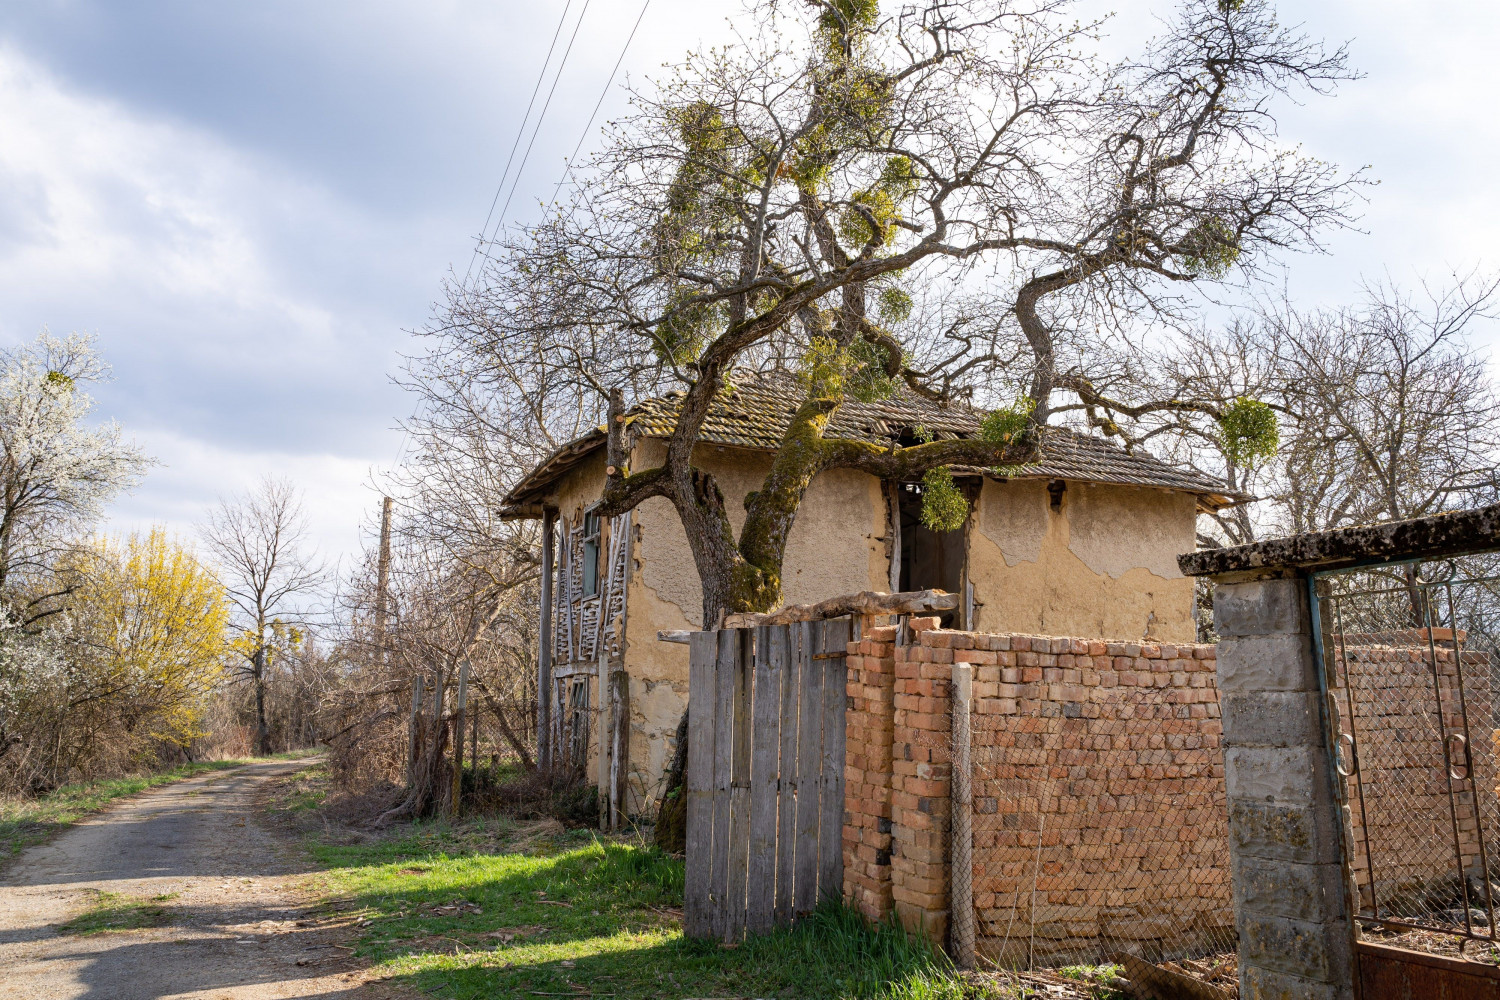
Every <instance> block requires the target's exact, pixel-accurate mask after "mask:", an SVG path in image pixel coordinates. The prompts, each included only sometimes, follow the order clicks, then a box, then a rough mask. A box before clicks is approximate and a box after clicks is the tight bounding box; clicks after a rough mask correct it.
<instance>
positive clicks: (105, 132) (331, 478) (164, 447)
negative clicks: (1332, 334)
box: [0, 0, 1500, 560]
mask: <svg viewBox="0 0 1500 1000" xmlns="http://www.w3.org/2000/svg"><path fill="white" fill-rule="evenodd" d="M565 6H566V7H567V18H566V21H565V22H563V23H564V27H563V30H562V33H561V37H560V39H559V41H558V43H557V46H558V47H557V50H556V51H555V52H554V56H553V65H554V66H555V65H556V62H557V56H558V54H559V53H561V51H562V49H563V48H564V47H566V46H567V45H569V43H570V40H571V45H572V49H571V51H570V52H569V55H568V59H567V62H566V64H565V66H564V68H563V71H562V73H561V75H560V77H559V78H558V81H557V85H556V90H555V92H554V93H552V95H551V100H550V104H548V108H547V113H546V115H545V116H544V117H543V118H542V121H541V125H540V127H539V129H538V130H537V131H536V138H535V141H534V146H532V148H531V151H530V153H529V156H528V157H527V158H526V166H525V169H524V170H523V171H521V172H520V174H519V176H518V179H517V180H516V183H515V189H514V195H513V198H512V200H511V204H510V209H509V211H508V212H507V213H506V221H507V222H511V223H515V222H523V221H525V220H526V219H529V218H533V217H534V216H535V213H536V211H537V208H536V206H537V204H538V201H539V199H544V198H547V197H549V196H550V195H551V192H552V191H553V189H554V187H555V185H556V184H557V182H558V181H559V179H560V178H561V176H562V172H563V165H564V157H566V156H567V155H568V154H570V153H571V152H572V150H573V149H574V148H575V145H576V144H578V143H579V141H580V139H583V140H584V147H583V148H584V150H585V151H587V150H588V149H589V148H590V145H591V143H592V142H593V141H594V139H595V138H596V136H597V132H598V122H597V121H596V123H595V125H594V126H593V128H592V129H588V128H587V126H588V122H589V119H590V116H591V114H592V113H593V111H594V107H595V104H596V102H598V101H599V100H600V98H601V96H603V99H604V103H603V107H602V110H601V112H600V116H599V120H600V121H602V120H604V119H606V118H608V117H609V116H610V115H611V114H618V113H620V112H622V111H623V110H624V108H625V95H624V92H623V91H622V90H621V84H622V83H623V81H624V79H625V78H627V77H629V78H630V79H631V80H633V81H635V82H642V81H643V80H644V79H645V78H646V77H649V76H650V75H651V74H652V73H654V72H656V71H657V70H658V69H659V67H660V66H661V65H662V63H664V62H667V61H672V60H676V59H678V58H679V57H680V56H681V55H682V54H683V53H685V52H686V51H687V50H688V49H689V48H690V47H693V46H695V45H698V44H700V43H704V44H719V43H724V42H726V41H728V40H729V39H730V38H731V37H732V36H731V34H730V31H729V28H728V25H727V23H726V18H728V17H730V16H734V15H736V14H737V12H738V10H739V7H738V5H737V4H735V3H713V2H707V0H650V2H649V6H648V7H647V8H646V12H645V14H644V17H643V18H642V19H641V22H640V30H639V31H638V32H637V33H636V35H635V37H634V39H633V41H631V43H630V45H629V47H628V48H625V42H626V39H627V37H628V36H629V35H630V33H631V29H632V26H633V25H634V24H635V23H636V20H637V17H638V16H639V15H640V13H641V2H640V0H571V3H569V2H568V0H533V2H529V3H524V4H523V3H517V2H514V0H489V2H479V0H427V2H423V3H416V2H395V0H384V2H382V0H362V2H353V0H319V2H316V3H308V2H306V0H300V2H287V0H261V2H257V3H255V4H205V3H201V2H196V0H176V2H168V0H142V2H140V3H133V4H128V5H127V4H119V3H117V2H110V0H52V2H46V0H38V2H34V3H27V4H6V5H3V7H0V344H6V345H11V344H18V343H22V342H24V341H27V340H30V339H32V338H34V337H35V336H36V335H37V334H38V333H39V332H40V331H41V330H42V329H44V328H48V329H50V330H52V332H53V333H56V334H63V333H66V332H69V331H74V330H77V331H84V332H88V333H91V334H93V335H95V336H96V337H97V338H98V342H99V346H100V349H101V350H102V351H103V353H104V354H105V356H106V357H107V358H108V360H109V361H110V362H111V363H112V364H113V366H114V379H113V381H112V382H110V383H108V384H106V385H104V386H101V387H99V388H98V389H97V391H96V392H95V396H96V397H97V399H98V401H99V409H98V413H99V415H100V416H101V417H102V418H109V419H114V420H117V421H118V422H119V423H120V424H121V425H122V427H123V428H124V429H125V432H126V433H127V435H128V436H130V437H132V438H134V439H135V440H136V441H137V442H139V443H140V444H141V445H142V446H143V447H144V448H145V449H146V450H147V451H148V452H149V453H150V454H152V455H153V456H155V457H156V458H157V459H158V460H159V463H160V464H159V465H158V466H157V467H156V468H154V469H153V471H152V472H151V473H150V475H149V476H148V477H147V479H146V481H145V482H144V483H143V484H142V485H141V487H140V488H138V489H137V490H136V491H135V492H134V493H133V494H131V495H129V496H126V497H123V498H121V499H120V500H119V501H118V502H117V503H115V504H114V506H113V507H112V508H111V511H110V521H109V524H108V527H109V528H110V529H111V530H129V529H136V528H144V527H146V526H149V525H152V524H164V525H166V526H167V527H168V528H169V529H171V530H173V531H175V532H177V533H179V534H180V535H183V536H184V537H191V536H192V534H193V531H194V526H195V524H196V523H197V522H199V521H201V519H202V518H203V516H204V514H205V512H206V511H207V509H208V508H209V507H210V506H211V505H212V504H213V503H214V502H215V501H216V499H217V498H219V497H221V496H227V495H231V494H233V493H234V492H236V491H238V490H241V489H243V488H245V487H247V486H249V485H250V484H251V483H253V482H254V481H255V480H256V479H257V478H259V477H260V476H262V475H265V474H278V475H284V476H286V477H288V478H290V479H291V480H292V481H293V482H294V483H295V484H297V485H298V486H299V487H300V488H302V489H303V490H304V491H305V498H306V499H305V506H306V509H307V512H308V516H309V520H310V523H311V528H312V534H313V537H314V539H315V540H316V542H317V544H318V546H319V547H320V549H321V550H322V552H323V553H324V555H325V556H327V557H328V558H330V559H332V560H338V559H345V560H347V559H348V558H350V557H352V556H353V555H354V553H356V552H357V551H358V549H359V546H360V544H361V538H362V536H361V531H362V530H364V529H366V528H367V527H368V524H369V519H370V517H371V514H372V512H373V511H374V510H375V509H376V507H377V506H378V494H377V492H376V490H375V488H374V487H373V486H372V482H373V480H374V479H375V478H376V477H377V476H378V475H379V472H380V470H381V469H383V468H388V467H390V465H391V464H392V463H393V462H394V461H395V460H396V459H397V457H398V454H399V451H400V449H401V447H402V437H401V434H400V432H399V430H398V429H397V426H396V425H397V421H398V420H399V419H400V418H401V417H402V416H404V415H405V414H406V413H408V412H409V410H410V409H411V401H410V400H409V399H407V398H406V397H405V396H404V394H403V392H402V391H401V390H400V389H399V388H398V387H396V386H395V385H393V384H392V382H391V375H392V374H393V373H395V372H396V371H397V370H398V369H399V365H400V360H401V356H402V354H403V353H411V352H413V351H415V350H418V349H420V345H419V344H418V343H416V342H415V341H414V339H413V338H412V336H411V335H410V333H409V331H411V330H412V329H414V328H418V327H420V326H421V325H422V324H423V323H424V322H425V321H426V320H427V319H428V318H429V316H430V315H431V313H432V304H433V302H434V301H435V300H436V299H437V298H438V296H439V294H440V291H441V283H442V281H443V279H444V277H445V276H447V275H449V274H450V272H453V271H456V272H457V273H458V274H460V275H462V274H463V273H464V272H465V271H466V270H467V268H468V266H469V263H470V260H471V258H472V253H473V247H474V240H475V236H476V235H477V234H478V233H479V231H480V228H481V226H482V225H483V223H484V220H485V217H486V213H487V211H488V210H489V209H490V207H491V204H492V201H493V199H494V197H495V193H496V188H497V185H498V184H499V183H500V180H501V176H502V172H503V170H504V168H505V164H506V160H507V156H508V155H510V153H511V150H512V148H513V145H514V144H515V143H516V140H517V134H518V129H519V127H520V124H521V120H522V116H523V114H524V113H525V112H526V108H527V103H528V100H529V99H530V98H531V95H532V93H533V89H534V87H535V85H536V82H537V75H538V72H539V70H540V68H541V66H542V63H543V59H544V57H545V56H546V55H547V51H548V46H549V44H550V43H551V41H552V39H553V37H554V32H555V31H556V29H557V27H558V24H559V19H560V17H561V16H562V15H563V13H564V8H565ZM1168 9H1169V8H1168V4H1167V3H1165V2H1164V0H1118V2H1114V3H1104V2H1096V0H1083V2H1082V3H1081V4H1080V13H1081V14H1085V15H1087V14H1093V13H1105V12H1110V11H1113V12H1114V13H1115V19H1114V21H1113V23H1112V26H1111V28H1110V29H1109V30H1110V32H1111V37H1110V39H1109V40H1108V41H1107V42H1106V43H1105V44H1106V51H1107V52H1110V53H1114V52H1118V53H1124V52H1128V51H1131V49H1132V48H1133V47H1135V46H1137V45H1138V44H1139V43H1140V41H1141V40H1143V39H1144V38H1146V37H1148V36H1149V35H1150V34H1151V33H1152V32H1153V30H1154V29H1155V27H1156V24H1155V21H1154V17H1155V16H1157V15H1160V14H1163V13H1165V12H1166V11H1167V10H1168ZM1282 11H1283V17H1284V19H1285V20H1288V21H1295V20H1296V19H1298V18H1302V19H1305V22H1304V23H1305V25H1306V29H1307V31H1308V32H1309V33H1311V34H1314V35H1317V36H1320V37H1324V38H1328V39H1333V40H1336V41H1342V40H1348V41H1349V42H1350V51H1351V57H1352V62H1353V64H1354V65H1355V66H1356V67H1357V68H1358V69H1360V70H1361V71H1362V72H1363V73H1364V77H1363V78H1362V79H1360V80H1358V81H1355V82H1352V83H1349V84H1346V85H1345V86H1343V87H1342V88H1341V89H1340V92H1339V93H1338V94H1337V96H1335V97H1332V98H1312V99H1311V100H1309V101H1308V102H1307V103H1305V104H1304V105H1302V106H1300V107H1298V106H1285V107H1283V108H1282V109H1281V114H1280V121H1281V131H1282V134H1283V136H1284V137H1285V138H1287V139H1289V140H1293V141H1300V142H1302V143H1303V144H1304V146H1305V147H1306V149H1307V151H1308V152H1310V153H1312V154H1313V155H1316V156H1319V157H1321V158H1323V159H1327V160H1331V161H1333V162H1336V163H1339V164H1341V165H1344V166H1346V167H1358V166H1362V165H1366V164H1368V165H1369V167H1370V175H1371V176H1372V177H1373V178H1375V179H1377V180H1378V181H1379V182H1380V183H1379V185H1378V186H1376V187H1373V188H1371V189H1370V190H1369V191H1368V197H1369V201H1368V203H1367V204H1366V205H1364V206H1363V207H1362V218H1361V220H1360V227H1359V231H1349V232H1343V233H1335V234H1331V235H1330V237H1329V238H1328V240H1327V251H1328V252H1327V253H1326V254H1324V255H1320V256H1308V255H1300V256H1294V257H1291V258H1288V259H1287V272H1286V275H1287V277H1286V280H1287V282H1288V286H1289V287H1290V289H1291V291H1292V292H1293V295H1294V296H1295V297H1296V298H1297V300H1298V301H1300V302H1302V303H1304V304H1309V305H1310V304H1337V303H1340V302H1344V301H1349V300H1352V299H1353V298H1354V297H1355V296H1356V295H1357V293H1358V286H1359V283H1360V281H1361V279H1362V278H1365V279H1369V278H1379V277H1381V276H1383V275H1386V274H1389V275H1390V276H1391V277H1392V278H1393V279H1395V280H1397V281H1399V282H1402V283H1405V284H1409V285H1410V284H1415V283H1416V282H1418V281H1420V280H1422V279H1424V278H1425V279H1429V280H1436V281H1441V280H1442V279H1443V277H1444V276H1445V275H1446V274H1447V273H1449V272H1451V271H1452V270H1453V269H1455V268H1456V269H1461V270H1467V269H1469V268H1472V267H1475V266H1479V267H1486V266H1489V267H1500V260H1496V254H1495V251H1494V250H1493V248H1492V247H1493V243H1494V239H1495V236H1496V234H1497V233H1500V197H1497V193H1496V192H1497V187H1496V185H1495V184H1494V182H1493V181H1492V179H1491V174H1492V173H1493V169H1494V168H1493V164H1494V163H1496V162H1497V160H1500V156H1497V154H1500V116H1497V115H1495V114H1494V113H1493V111H1492V105H1493V102H1494V100H1495V96H1494V95H1496V94H1500V60H1497V59H1495V58H1494V55H1493V53H1495V52H1496V51H1500V4H1490V3H1481V2H1477V0H1469V2H1458V0H1427V2H1424V3H1421V4H1414V3H1411V2H1410V0H1320V2H1319V3H1317V4H1315V5H1312V4H1304V3H1298V4H1293V3H1290V2H1283V4H1282ZM580 13H581V14H582V19H581V21H580V20H579V15H580ZM575 25H576V34H575ZM622 51H623V53H624V56H623V62H622V68H621V70H620V76H619V77H618V78H617V79H616V81H615V86H614V87H613V88H612V89H611V90H609V91H606V90H605V84H606V81H607V79H608V78H609V76H610V72H611V70H612V68H613V67H614V65H615V63H616V61H617V60H619V59H620V58H621V54H622ZM550 86H551V79H550V77H549V78H548V81H547V83H546V84H544V85H543V87H542V92H541V94H540V95H539V96H538V97H537V106H540V104H541V103H542V102H544V100H545V99H546V98H547V94H548V89H549V87H550ZM533 117H534V116H533ZM529 135H530V130H529V128H528V131H527V136H529ZM526 146H527V140H526V138H523V139H522V141H521V143H520V149H521V150H525V148H526ZM519 159H520V154H519V153H517V154H516V161H517V162H518V161H519ZM514 173H515V171H514V167H513V169H512V174H514ZM501 200H502V202H503V201H504V199H503V198H502V199H501ZM497 211H498V209H497ZM1477 342H1478V344H1479V345H1480V347H1481V349H1483V350H1491V349H1492V345H1493V344H1494V343H1495V339H1494V336H1493V332H1492V331H1491V330H1490V329H1489V328H1488V327H1486V328H1485V329H1483V330H1480V331H1478V338H1477Z"/></svg>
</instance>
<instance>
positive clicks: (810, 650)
mask: <svg viewBox="0 0 1500 1000" xmlns="http://www.w3.org/2000/svg"><path fill="white" fill-rule="evenodd" d="M793 630H794V631H795V632H796V633H797V634H798V641H797V658H798V664H799V667H800V669H801V671H802V698H801V701H802V704H801V705H800V706H799V710H798V713H797V830H796V834H795V836H796V841H797V843H796V860H795V862H794V864H795V865H796V874H795V875H794V876H793V877H794V878H795V880H796V883H795V886H794V888H793V890H792V891H793V904H792V910H793V915H794V916H796V917H800V916H803V915H805V914H808V913H811V912H812V911H813V907H815V906H817V905H818V817H819V815H820V813H821V810H820V808H819V802H818V779H819V771H821V769H822V765H823V669H822V661H821V660H814V659H813V655H814V647H815V640H814V638H813V630H814V625H813V623H812V622H799V623H798V624H797V625H796V626H794V629H793Z"/></svg>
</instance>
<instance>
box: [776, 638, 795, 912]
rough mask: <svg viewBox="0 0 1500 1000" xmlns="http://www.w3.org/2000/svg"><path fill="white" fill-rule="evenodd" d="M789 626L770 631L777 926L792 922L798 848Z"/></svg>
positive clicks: (792, 658) (792, 649)
mask: <svg viewBox="0 0 1500 1000" xmlns="http://www.w3.org/2000/svg"><path fill="white" fill-rule="evenodd" d="M793 628H795V626H792V625H778V626H776V627H775V628H773V629H771V659H772V662H773V664H774V665H775V666H777V667H779V669H780V673H781V711H780V713H779V715H778V718H779V724H780V727H781V732H780V733H779V734H778V735H779V739H780V744H781V746H780V754H779V759H778V762H777V768H776V923H778V924H786V923H790V922H791V919H792V903H793V899H792V887H793V881H794V875H793V873H794V871H795V868H796V866H795V861H796V844H797V712H798V705H799V704H800V702H799V698H800V695H801V693H802V677H803V674H802V665H801V659H800V658H799V657H798V656H797V637H796V635H795V634H794V633H793V631H792V630H793Z"/></svg>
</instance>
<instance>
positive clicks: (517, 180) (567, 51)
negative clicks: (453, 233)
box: [495, 0, 593, 236]
mask: <svg viewBox="0 0 1500 1000" xmlns="http://www.w3.org/2000/svg"><path fill="white" fill-rule="evenodd" d="M592 2H593V0H584V3H583V10H582V11H580V12H579V14H578V20H577V22H575V23H574V25H573V34H572V35H570V36H569V37H568V47H567V48H566V49H564V50H563V54H562V59H561V60H560V61H559V62H558V64H557V73H556V75H554V76H553V77H552V86H551V87H550V88H549V89H548V90H547V100H546V102H545V103H543V104H542V112H541V114H539V115H537V118H536V125H535V126H534V127H533V128H532V130H531V139H530V140H529V141H528V142H527V143H526V152H525V153H523V154H522V155H521V165H520V166H519V167H517V168H516V173H515V176H514V177H512V178H511V181H510V193H509V194H507V195H506V196H505V205H504V207H503V208H501V209H500V217H499V218H498V219H497V220H496V222H495V233H496V235H497V236H498V235H499V232H500V227H501V226H503V225H505V219H506V216H507V214H508V213H509V212H510V202H511V199H512V198H514V197H515V195H516V186H517V185H518V184H519V183H520V181H521V175H522V174H523V173H524V172H525V171H526V162H527V161H528V160H530V159H531V149H532V147H533V146H535V145H536V137H537V133H539V132H540V131H541V130H542V122H543V120H544V119H546V117H547V109H548V108H550V107H551V106H552V95H554V94H556V93H557V83H558V81H559V80H561V79H562V74H563V70H564V69H565V68H567V65H568V55H569V54H570V53H572V51H573V43H574V42H575V41H577V40H578V29H579V28H581V27H583V19H584V18H585V17H587V16H588V13H589V4H590V3H592Z"/></svg>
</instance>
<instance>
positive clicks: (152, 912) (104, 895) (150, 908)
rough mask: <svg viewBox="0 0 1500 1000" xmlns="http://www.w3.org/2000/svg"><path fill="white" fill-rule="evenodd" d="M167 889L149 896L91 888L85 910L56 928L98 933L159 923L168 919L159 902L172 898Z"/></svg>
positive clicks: (71, 931) (158, 924)
mask: <svg viewBox="0 0 1500 1000" xmlns="http://www.w3.org/2000/svg"><path fill="white" fill-rule="evenodd" d="M176 898H177V893H175V892H169V893H165V894H163V895H160V896H152V897H150V898H149V899H147V898H145V897H142V896H126V895H123V894H122V893H118V892H97V891H96V892H95V893H94V902H93V905H91V906H90V907H89V908H88V909H87V910H85V911H83V912H82V913H80V914H79V915H78V916H76V917H74V918H73V919H72V920H69V921H68V922H67V923H65V924H63V925H62V926H61V927H59V928H58V930H59V931H61V932H62V933H64V934H79V935H86V934H100V933H103V932H104V931H133V930H137V929H139V928H141V927H161V926H163V925H164V924H167V923H170V922H171V916H170V914H169V912H168V910H167V908H166V907H165V906H163V905H162V904H163V903H166V902H169V901H170V900H173V899H176Z"/></svg>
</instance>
